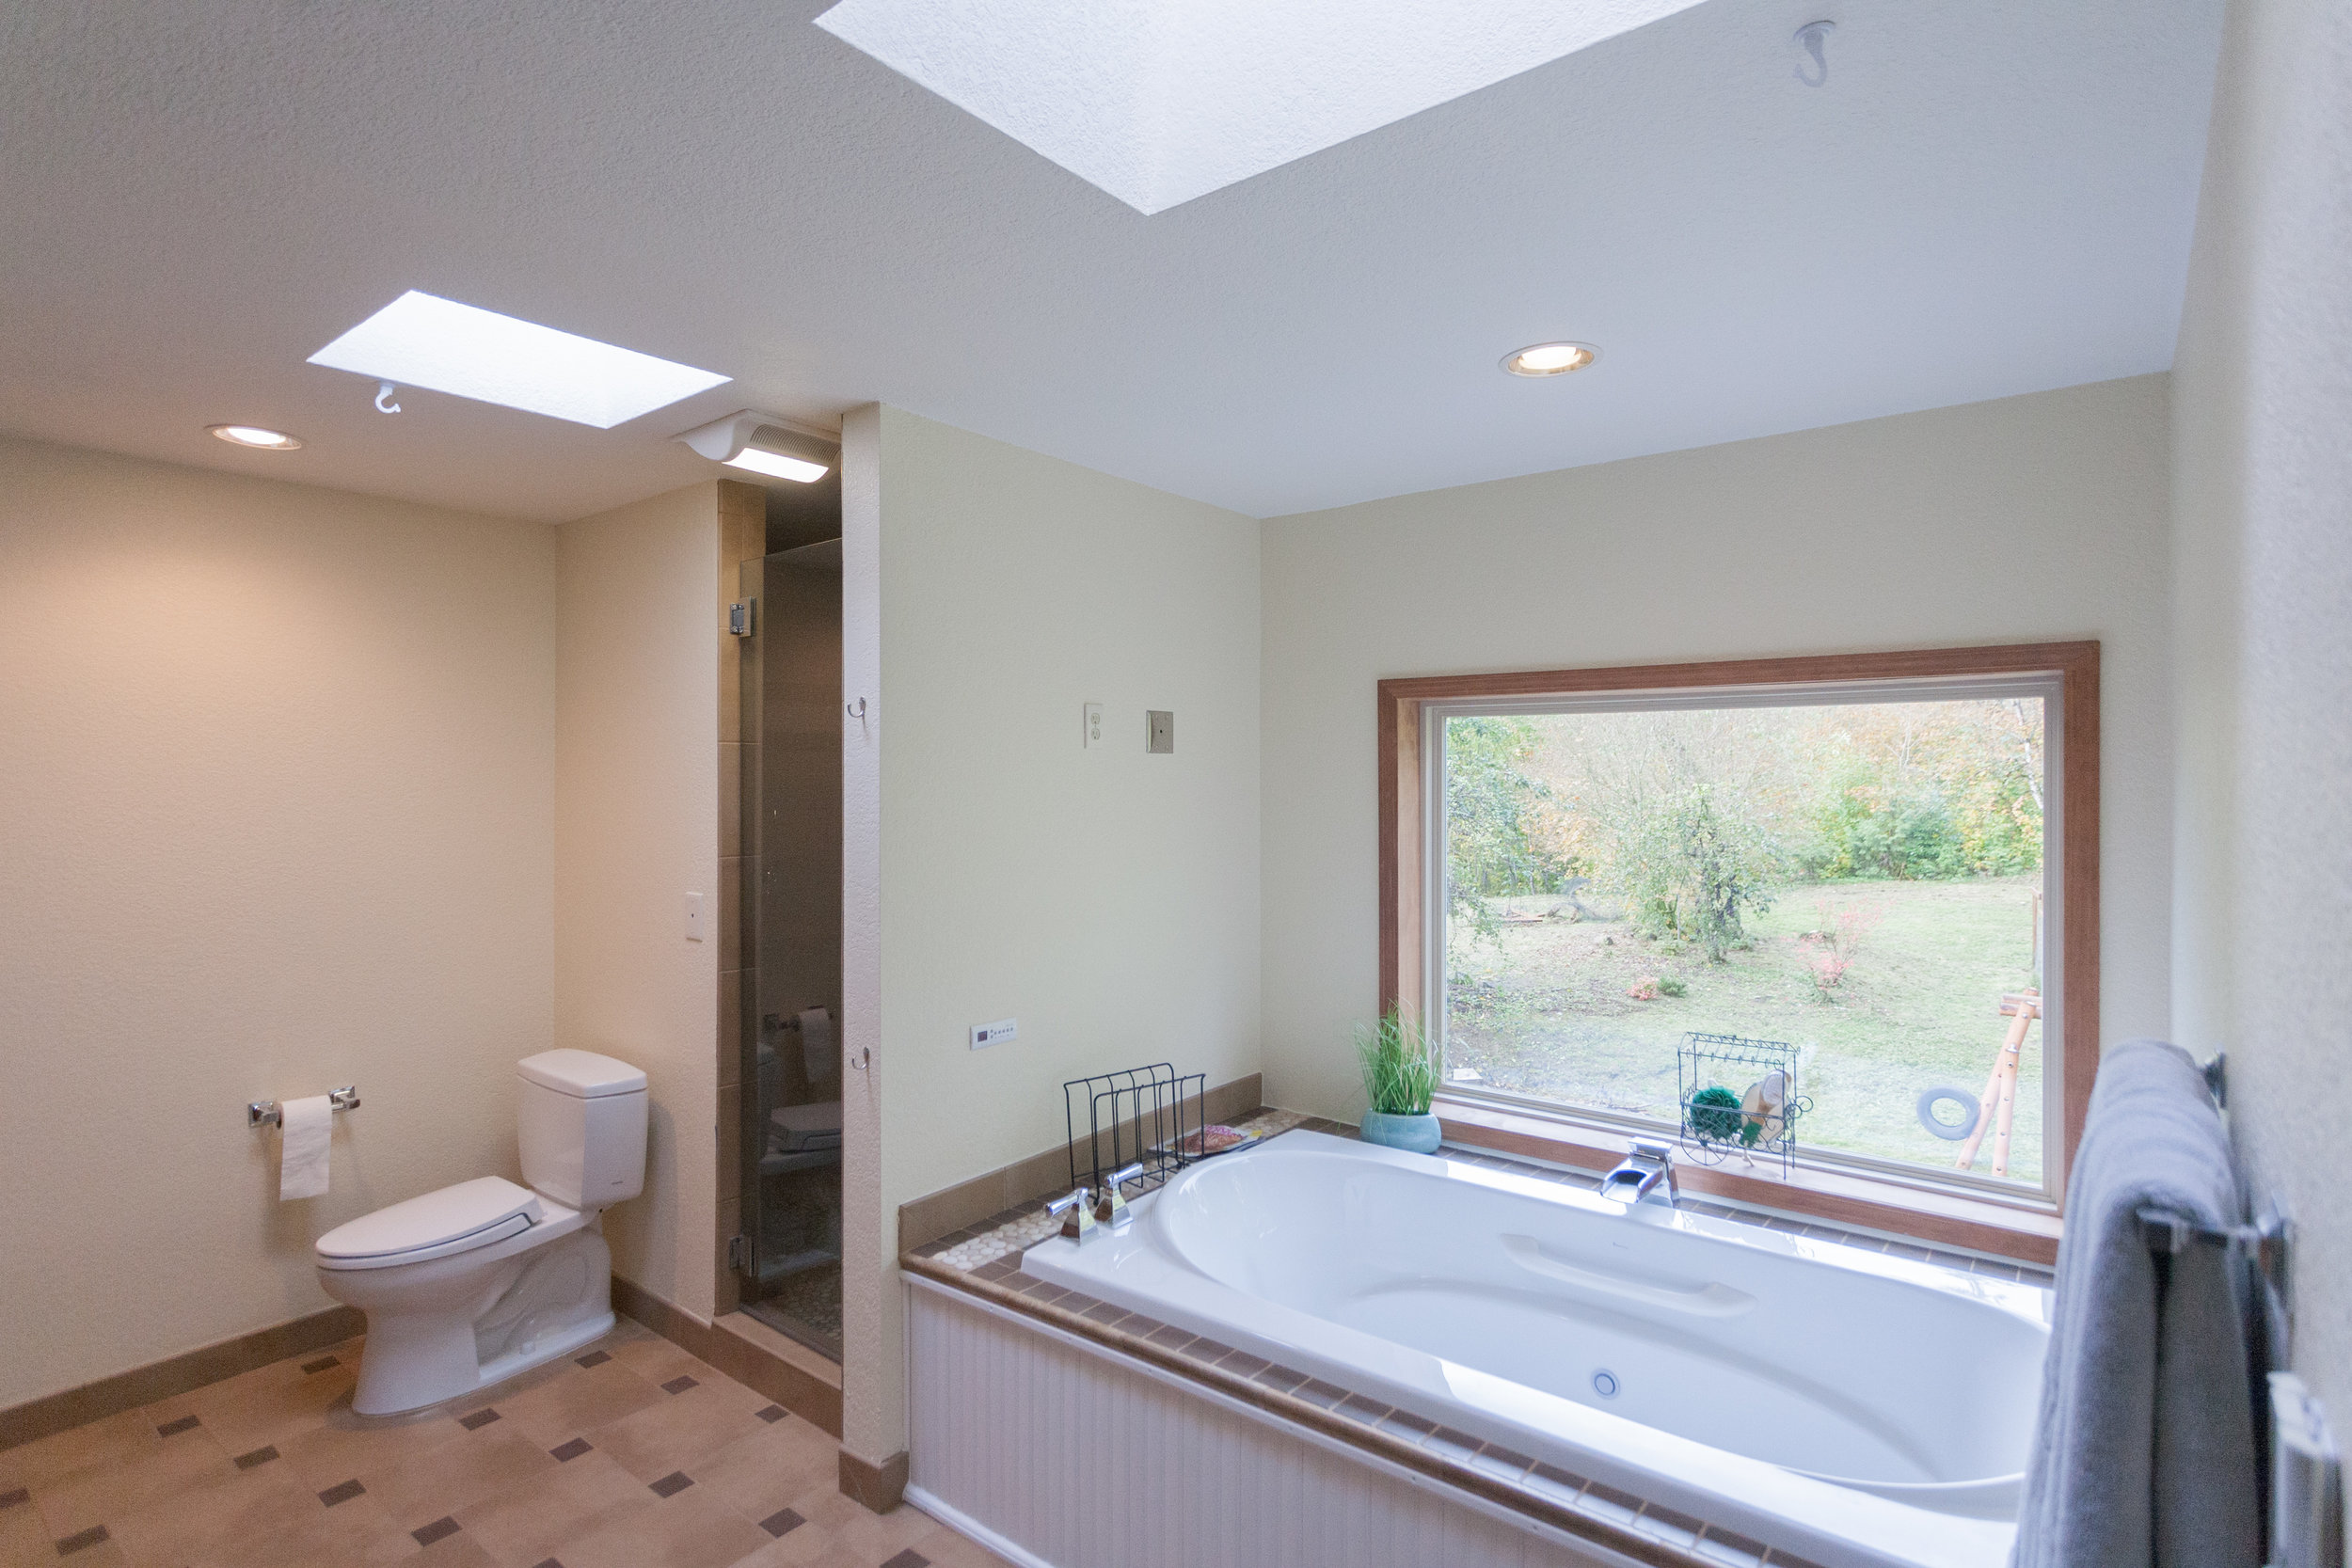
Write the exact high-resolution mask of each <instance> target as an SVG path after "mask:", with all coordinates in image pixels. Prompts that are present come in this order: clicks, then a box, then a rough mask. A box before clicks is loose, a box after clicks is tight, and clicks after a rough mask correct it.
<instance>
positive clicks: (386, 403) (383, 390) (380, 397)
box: [375, 381, 400, 414]
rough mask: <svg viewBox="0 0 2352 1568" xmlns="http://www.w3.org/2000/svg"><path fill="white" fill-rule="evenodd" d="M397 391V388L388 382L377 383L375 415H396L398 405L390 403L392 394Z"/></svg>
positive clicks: (398, 410)
mask: <svg viewBox="0 0 2352 1568" xmlns="http://www.w3.org/2000/svg"><path fill="white" fill-rule="evenodd" d="M397 390H399V388H396V387H394V386H393V385H392V384H391V383H390V382H389V381H379V382H377V383H376V384H375V411H376V412H377V413H379V414H397V413H399V412H400V404H396V403H394V402H393V401H392V394H393V393H394V392H395V391H397Z"/></svg>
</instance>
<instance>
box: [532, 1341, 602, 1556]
mask: <svg viewBox="0 0 2352 1568" xmlns="http://www.w3.org/2000/svg"><path fill="white" fill-rule="evenodd" d="M610 1360H612V1352H611V1351H609V1350H592V1351H590V1352H589V1353H588V1354H585V1355H575V1356H573V1357H572V1364H573V1365H574V1366H579V1367H601V1366H603V1365H604V1364H605V1363H606V1362H608V1361H610ZM554 1560H555V1559H553V1558H549V1559H548V1562H553V1561H554ZM540 1568H546V1564H544V1563H543V1564H541V1565H540Z"/></svg>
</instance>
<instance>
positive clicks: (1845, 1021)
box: [1447, 877, 2042, 1185]
mask: <svg viewBox="0 0 2352 1568" xmlns="http://www.w3.org/2000/svg"><path fill="white" fill-rule="evenodd" d="M2039 884H2040V879H2039V878H2038V877H2003V878H1983V879H1972V880H1967V881H1957V882H1898V881H1872V882H1833V883H1824V884H1818V885H1816V884H1807V885H1800V886H1795V887H1790V888H1787V889H1784V890H1782V892H1781V893H1780V895H1779V896H1778V898H1777V900H1776V902H1775V904H1774V907H1773V908H1772V911H1770V912H1769V913H1767V914H1764V915H1762V916H1758V917H1756V918H1754V919H1752V920H1751V921H1750V922H1749V934H1750V935H1751V936H1752V937H1753V938H1754V939H1755V946H1754V948H1753V949H1752V950H1751V951H1747V952H1733V953H1731V954H1730V955H1729V956H1728V958H1727V959H1726V961H1725V962H1724V963H1721V964H1715V963H1709V962H1708V959H1707V956H1706V954H1705V953H1704V952H1702V951H1699V950H1697V949H1695V948H1688V947H1684V946H1681V945H1680V944H1677V943H1664V942H1648V941H1645V940H1643V939H1641V938H1639V937H1636V936H1635V935H1633V934H1632V932H1631V931H1630V929H1629V927H1628V926H1627V925H1625V924H1624V923H1623V922H1620V921H1614V920H1590V919H1588V920H1581V921H1570V920H1567V919H1565V918H1560V917H1557V916H1555V917H1552V918H1547V919H1546V920H1544V921H1543V922H1542V923H1541V924H1539V925H1530V926H1506V927H1503V928H1502V932H1501V935H1500V937H1499V939H1498V940H1497V941H1495V942H1486V941H1484V940H1478V939H1475V938H1474V937H1473V936H1472V934H1471V933H1470V932H1468V931H1467V930H1465V929H1464V928H1463V927H1459V926H1457V927H1456V928H1455V930H1454V934H1453V937H1452V947H1451V953H1450V958H1449V963H1448V968H1449V970H1450V971H1451V973H1452V975H1453V976H1454V983H1453V984H1452V985H1450V986H1449V988H1448V993H1447V1005H1448V1019H1447V1065H1448V1067H1449V1068H1461V1067H1470V1068H1475V1069H1477V1070H1478V1071H1479V1072H1480V1073H1481V1074H1482V1075H1483V1076H1484V1078H1485V1079H1486V1082H1487V1084H1489V1085H1492V1086H1494V1087H1496V1088H1500V1089H1503V1090H1506V1091H1508V1092H1511V1093H1515V1094H1525V1095H1531V1096H1539V1097H1543V1098H1547V1099H1557V1100H1565V1101H1577V1102H1581V1103H1585V1104H1593V1105H1601V1106H1607V1107H1610V1108H1613V1109H1617V1110H1622V1111H1628V1112H1636V1113H1640V1114H1645V1115H1648V1116H1653V1117H1659V1118H1660V1119H1661V1120H1666V1121H1672V1120H1674V1119H1675V1047H1676V1045H1677V1043H1678V1042H1679V1041H1680V1039H1681V1037H1682V1036H1683V1034H1684V1032H1685V1031H1688V1030H1697V1031H1701V1032H1705V1033H1710V1034H1729V1035H1743V1036H1747V1037H1751V1038H1763V1039H1774V1040H1784V1041H1787V1042H1788V1043H1789V1044H1792V1045H1795V1046H1797V1047H1799V1048H1800V1049H1801V1050H1802V1051H1803V1052H1804V1055H1803V1057H1802V1058H1801V1063H1800V1067H1799V1069H1798V1086H1799V1089H1800V1091H1801V1092H1802V1093H1804V1095H1806V1096H1808V1097H1810V1099H1811V1100H1812V1101H1813V1108H1812V1111H1811V1113H1810V1114H1809V1115H1808V1116H1806V1117H1804V1119H1803V1120H1802V1121H1800V1122H1799V1123H1798V1124H1797V1128H1796V1133H1797V1141H1798V1143H1799V1145H1800V1147H1802V1146H1804V1145H1807V1144H1810V1145H1814V1146H1816V1147H1820V1148H1837V1149H1846V1150H1851V1151H1852V1152H1856V1153H1862V1154H1870V1155H1876V1156H1879V1157H1881V1158H1883V1159H1895V1160H1907V1161H1915V1162H1917V1163H1919V1164H1928V1165H1939V1166H1948V1165H1949V1164H1950V1163H1951V1159H1952V1156H1953V1154H1954V1152H1955V1151H1956V1150H1957V1149H1958V1148H1959V1146H1958V1145H1956V1144H1951V1143H1947V1142H1944V1141H1943V1140H1941V1139H1938V1138H1935V1137H1933V1136H1931V1134H1930V1133H1929V1132H1927V1131H1926V1130H1925V1129H1923V1128H1922V1127H1920V1125H1919V1123H1918V1120H1917V1117H1916V1116H1915V1110H1914V1106H1915V1103H1916V1101H1917V1100H1918V1097H1919V1093H1920V1091H1921V1090H1923V1089H1927V1088H1931V1087H1934V1086H1937V1085H1952V1086H1954V1087H1957V1088H1959V1089H1961V1090H1962V1091H1963V1093H1965V1094H1966V1095H1967V1096H1969V1097H1970V1098H1972V1099H1973V1098H1974V1097H1975V1096H1976V1095H1977V1094H1978V1093H1979V1091H1981V1090H1982V1089H1983V1087H1984V1082H1985V1078H1986V1076H1987V1074H1989V1073H1990V1072H1991V1071H1992V1069H1993V1063H1994V1056H1995V1055H1996V1054H1997V1053H1998V1052H1999V1050H2000V1045H2001V1040H2002V1037H2003V1036H2004V1033H2005V1032H2006V1030H2007V1027H2008V1023H2009V1021H2008V1020H2007V1019H2005V1018H2003V1017H2001V1016H2000V1014H1999V1012H1998V1006H1999V1002H2000V998H2001V993H2002V992H2004V991H2009V990H2018V989H2020V988H2022V987H2024V986H2026V985H2029V984H2031V983H2032V979H2033V976H2032V972H2031V964H2032V954H2033V931H2032V923H2031V921H2032V917H2031V913H2030V911H2031V905H2032V896H2033V893H2034V891H2035V889H2036V888H2037V887H2038V886H2039ZM1491 905H1492V907H1493V909H1494V910H1495V911H1497V912H1499V913H1500V912H1502V911H1514V912H1519V913H1538V912H1547V911H1553V910H1556V909H1561V908H1563V907H1564V900H1562V899H1559V898H1554V897H1529V898H1500V899H1495V900H1492V901H1491ZM1840 910H1850V911H1851V910H1861V911H1876V914H1877V924H1876V925H1875V927H1873V928H1871V929H1870V930H1869V931H1868V932H1867V934H1866V935H1865V936H1864V937H1863V938H1862V940H1861V941H1860V942H1858V943H1856V944H1854V946H1853V951H1852V963H1851V968H1850V969H1849V970H1848V971H1847V973H1846V974H1845V975H1844V977H1843V979H1842V981H1841V982H1840V983H1839V985H1838V986H1837V987H1836V989H1835V990H1832V991H1829V992H1827V993H1826V994H1825V993H1824V992H1823V991H1822V990H1821V989H1820V987H1819V986H1817V985H1816V984H1815V983H1814V978H1813V974H1812V973H1811V971H1810V969H1809V968H1808V967H1807V961H1806V960H1807V956H1808V952H1809V951H1818V946H1817V947H1814V948H1810V949H1809V948H1808V947H1807V945H1806V944H1804V943H1802V942H1799V940H1798V938H1799V937H1800V936H1801V935H1802V934H1803V933H1804V932H1807V931H1811V930H1816V929H1820V928H1826V927H1833V926H1834V925H1835V924H1836V915H1837V912H1838V911H1840ZM1652 974H1654V975H1659V976H1661V977H1666V978H1672V979H1678V980H1680V981H1682V982H1683V984H1684V985H1685V986H1686V987H1687V988H1688V993H1687V994H1686V995H1683V996H1680V997H1665V996H1661V997H1660V998H1659V999H1658V1000H1656V1001H1649V1002H1643V1001H1635V1000H1634V999H1632V998H1631V997H1629V996H1628V995H1627V990H1628V989H1629V987H1631V986H1632V985H1633V984H1634V983H1635V981H1636V980H1638V979H1639V978H1640V977H1642V976H1644V975H1652ZM2041 1043H2042V1029H2041V1025H2040V1024H2039V1023H2036V1024H2035V1025H2034V1026H2033V1028H2032V1030H2031V1032H2030V1033H2029V1034H2028V1035H2027V1036H2026V1050H2025V1054H2024V1058H2023V1062H2022V1065H2021V1072H2020V1078H2019V1085H2018V1095H2017V1113H2016V1126H2015V1133H2014V1137H2015V1142H2014V1145H2013V1147H2012V1149H2011V1153H2010V1177H2011V1179H2012V1180H2019V1181H2023V1182H2025V1183H2026V1184H2029V1185H2038V1184H2039V1183H2040V1181H2041V1179H2042V1051H2041ZM1727 1086H1729V1087H1731V1088H1733V1089H1735V1090H1737V1089H1743V1088H1744V1087H1746V1085H1744V1084H1733V1085H1727ZM1991 1152H1992V1150H1991V1142H1990V1139H1989V1138H1988V1140H1987V1143H1986V1147H1985V1150H1984V1152H1983V1153H1982V1154H1980V1155H1979V1158H1978V1161H1977V1164H1976V1169H1977V1171H1978V1172H1979V1173H1980V1174H1985V1175H1989V1174H1991V1168H1992V1163H1991Z"/></svg>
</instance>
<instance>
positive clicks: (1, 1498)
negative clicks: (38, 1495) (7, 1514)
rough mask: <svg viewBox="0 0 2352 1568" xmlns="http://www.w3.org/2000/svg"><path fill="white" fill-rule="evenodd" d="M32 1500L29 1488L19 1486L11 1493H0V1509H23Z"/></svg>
mask: <svg viewBox="0 0 2352 1568" xmlns="http://www.w3.org/2000/svg"><path fill="white" fill-rule="evenodd" d="M32 1500H33V1494H32V1491H31V1489H30V1488H28V1487H24V1486H20V1487H18V1488H17V1489H16V1490H15V1491H13V1492H0V1509H10V1508H23V1507H24V1505H25V1504H26V1503H29V1502H31V1501H32Z"/></svg>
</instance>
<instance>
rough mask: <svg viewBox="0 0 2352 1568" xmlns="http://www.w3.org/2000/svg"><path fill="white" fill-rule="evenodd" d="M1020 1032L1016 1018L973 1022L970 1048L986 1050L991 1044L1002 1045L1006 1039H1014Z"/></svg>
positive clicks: (1019, 1025) (1019, 1023)
mask: <svg viewBox="0 0 2352 1568" xmlns="http://www.w3.org/2000/svg"><path fill="white" fill-rule="evenodd" d="M1020 1034H1021V1021H1020V1020H1019V1019H1017V1018H1000V1019H998V1020H997V1021H996V1022H993V1023H975V1024H974V1025H972V1049H973V1050H975V1051H986V1050H987V1049H988V1048H989V1047H990V1046H992V1045H1002V1044H1004V1043H1005V1042H1006V1041H1007V1040H1009V1039H1016V1038H1018V1037H1020Z"/></svg>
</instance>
